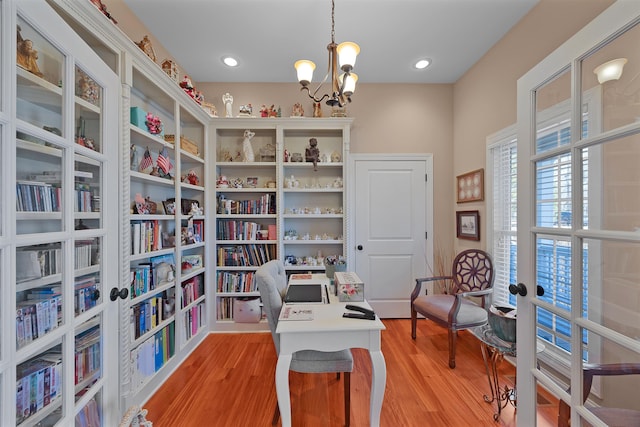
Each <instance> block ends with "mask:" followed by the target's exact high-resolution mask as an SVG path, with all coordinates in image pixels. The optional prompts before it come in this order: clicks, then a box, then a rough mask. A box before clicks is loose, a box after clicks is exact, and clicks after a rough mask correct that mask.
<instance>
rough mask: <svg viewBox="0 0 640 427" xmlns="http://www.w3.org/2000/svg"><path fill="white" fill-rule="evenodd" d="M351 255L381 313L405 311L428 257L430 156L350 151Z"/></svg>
mask: <svg viewBox="0 0 640 427" xmlns="http://www.w3.org/2000/svg"><path fill="white" fill-rule="evenodd" d="M351 161H352V162H353V165H352V167H351V169H350V170H353V171H354V172H355V177H354V180H353V191H352V193H351V194H352V196H351V197H350V198H349V199H350V200H351V203H352V207H351V210H350V212H352V213H353V214H352V215H351V218H352V220H351V222H352V223H353V229H354V230H355V236H354V238H353V239H351V240H350V241H351V242H354V247H353V248H349V251H348V252H349V258H350V259H352V260H355V263H353V264H352V265H350V266H349V268H350V269H354V270H355V271H356V272H357V273H358V275H359V276H360V278H361V279H362V280H363V281H364V283H365V297H366V298H367V300H368V301H369V303H370V304H371V306H372V307H373V308H374V310H375V311H376V313H377V314H378V315H379V316H380V317H382V318H403V317H409V315H410V308H409V297H410V294H411V290H412V289H413V286H414V285H415V278H417V277H423V276H424V275H425V273H426V265H427V262H430V260H431V259H432V245H431V242H430V240H429V239H427V236H430V235H432V234H431V232H432V230H431V228H432V220H431V218H432V209H431V206H432V199H433V197H432V194H433V190H432V183H431V180H429V179H427V177H431V171H432V158H431V157H430V156H425V155H416V156H392V155H368V156H364V155H352V157H351Z"/></svg>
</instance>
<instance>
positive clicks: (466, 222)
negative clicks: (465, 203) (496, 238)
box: [456, 211, 480, 240]
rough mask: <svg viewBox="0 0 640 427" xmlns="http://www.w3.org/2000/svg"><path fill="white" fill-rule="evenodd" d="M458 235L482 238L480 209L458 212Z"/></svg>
mask: <svg viewBox="0 0 640 427" xmlns="http://www.w3.org/2000/svg"><path fill="white" fill-rule="evenodd" d="M456 237H457V238H458V239H466V240H480V213H479V212H478V211H458V212H456Z"/></svg>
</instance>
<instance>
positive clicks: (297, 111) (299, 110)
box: [291, 102, 304, 117]
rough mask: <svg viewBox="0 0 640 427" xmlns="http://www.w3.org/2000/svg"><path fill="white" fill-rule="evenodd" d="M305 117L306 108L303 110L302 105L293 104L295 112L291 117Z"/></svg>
mask: <svg viewBox="0 0 640 427" xmlns="http://www.w3.org/2000/svg"><path fill="white" fill-rule="evenodd" d="M302 116H304V108H302V104H300V103H299V102H296V103H295V104H293V111H292V112H291V117H302Z"/></svg>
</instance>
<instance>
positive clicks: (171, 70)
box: [162, 59, 179, 83]
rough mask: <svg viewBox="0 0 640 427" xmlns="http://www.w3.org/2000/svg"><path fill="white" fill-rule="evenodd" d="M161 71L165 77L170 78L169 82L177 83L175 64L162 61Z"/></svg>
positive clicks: (168, 60)
mask: <svg viewBox="0 0 640 427" xmlns="http://www.w3.org/2000/svg"><path fill="white" fill-rule="evenodd" d="M162 71H164V72H165V73H167V75H168V76H169V77H171V80H173V81H174V82H176V83H178V80H179V77H178V66H177V65H176V63H175V62H173V61H172V60H170V59H165V60H164V61H162Z"/></svg>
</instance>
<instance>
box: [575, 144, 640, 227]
mask: <svg viewBox="0 0 640 427" xmlns="http://www.w3.org/2000/svg"><path fill="white" fill-rule="evenodd" d="M594 153H597V155H594ZM583 158H585V159H587V158H591V159H592V160H591V161H590V162H589V163H590V164H591V166H592V169H594V168H597V170H598V171H600V170H601V174H602V175H601V176H600V175H599V174H594V173H592V174H590V175H585V176H583V187H584V188H585V189H586V188H590V189H592V190H591V191H590V193H591V195H592V198H593V200H590V203H589V205H591V206H592V208H591V209H592V210H594V211H595V212H593V214H592V215H591V216H590V220H589V228H590V229H592V230H609V231H632V232H639V231H640V169H638V164H639V162H640V134H638V133H635V134H632V135H629V136H624V137H621V138H617V139H614V140H611V141H608V142H606V143H604V144H602V145H601V146H595V147H590V148H585V149H583ZM595 159H597V161H596V160H595ZM585 163H586V160H585ZM585 205H586V204H585Z"/></svg>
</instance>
